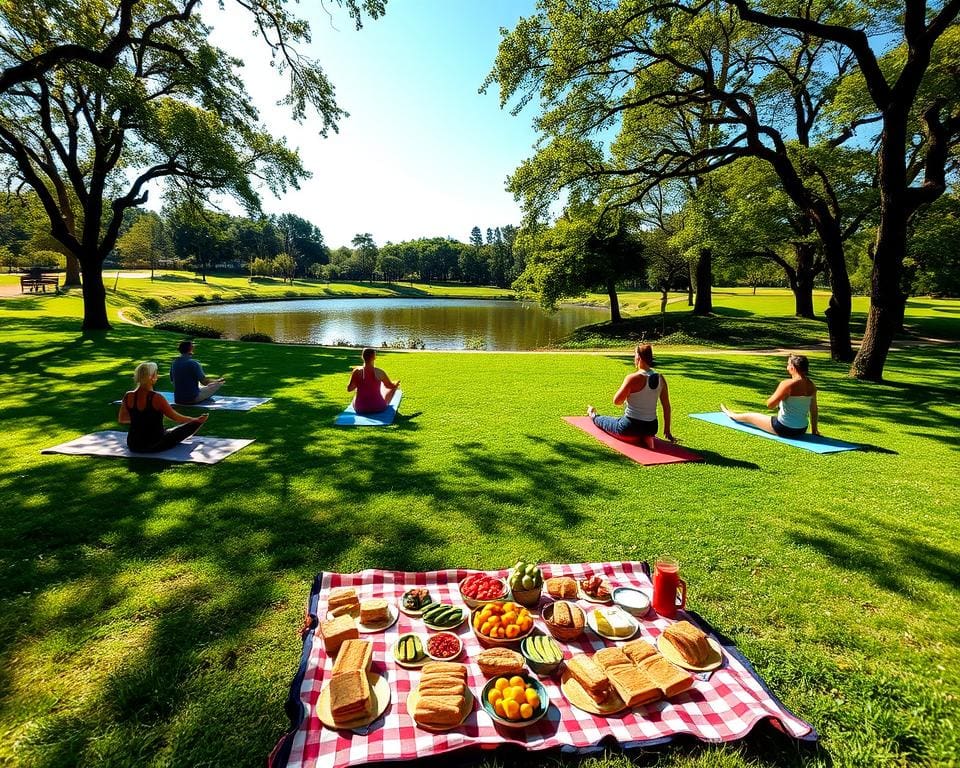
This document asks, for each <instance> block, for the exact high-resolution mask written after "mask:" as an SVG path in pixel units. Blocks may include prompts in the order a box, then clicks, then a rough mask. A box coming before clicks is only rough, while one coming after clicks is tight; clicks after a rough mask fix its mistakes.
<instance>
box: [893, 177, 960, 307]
mask: <svg viewBox="0 0 960 768" xmlns="http://www.w3.org/2000/svg"><path fill="white" fill-rule="evenodd" d="M904 268H905V275H904V277H905V280H906V281H907V282H908V286H907V287H906V289H905V292H909V293H913V294H919V295H934V296H960V193H956V192H955V193H953V194H950V195H944V196H943V197H941V198H940V199H939V200H937V201H936V202H935V203H934V204H933V205H931V206H930V207H929V208H928V209H927V210H925V211H923V212H921V214H920V215H918V216H916V217H915V218H914V219H913V221H912V222H911V237H910V245H909V250H908V252H907V259H906V260H905V261H904Z"/></svg>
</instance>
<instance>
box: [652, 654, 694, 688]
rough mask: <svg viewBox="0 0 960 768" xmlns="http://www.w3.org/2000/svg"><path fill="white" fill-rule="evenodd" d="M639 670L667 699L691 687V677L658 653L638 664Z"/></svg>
mask: <svg viewBox="0 0 960 768" xmlns="http://www.w3.org/2000/svg"><path fill="white" fill-rule="evenodd" d="M639 669H640V670H641V671H642V672H645V673H646V675H647V677H649V678H650V680H651V681H652V682H653V684H654V685H656V686H657V688H659V689H660V690H661V691H662V692H663V695H664V696H666V697H667V698H668V699H669V698H670V697H671V696H676V695H677V694H678V693H683V692H684V691H685V690H687V689H688V688H690V686H692V685H693V675H691V674H690V673H689V672H687V671H686V670H685V669H680V667H677V666H674V665H673V664H671V663H670V662H669V661H667V660H666V659H665V658H663V656H661V655H660V654H659V653H658V654H656V655H655V656H651V657H650V658H648V659H644V660H643V661H641V662H640V665H639Z"/></svg>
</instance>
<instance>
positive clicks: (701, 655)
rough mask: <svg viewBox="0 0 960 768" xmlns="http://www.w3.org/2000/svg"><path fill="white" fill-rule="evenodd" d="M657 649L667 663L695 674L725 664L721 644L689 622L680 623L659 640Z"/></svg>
mask: <svg viewBox="0 0 960 768" xmlns="http://www.w3.org/2000/svg"><path fill="white" fill-rule="evenodd" d="M657 648H658V649H659V651H660V653H662V654H663V656H664V658H665V659H667V661H670V662H672V663H673V664H676V665H677V666H678V667H683V668H684V669H689V670H691V671H693V672H710V671H711V670H714V669H719V668H720V666H721V665H722V664H723V649H722V648H721V647H720V643H718V642H717V641H716V640H714V639H713V638H712V637H707V635H706V634H704V632H703V631H702V630H701V629H700V628H699V627H697V626H695V625H694V624H691V623H690V622H689V621H678V622H677V623H676V624H671V625H670V626H669V627H667V628H666V629H665V630H664V631H663V633H662V634H661V635H660V637H658V638H657Z"/></svg>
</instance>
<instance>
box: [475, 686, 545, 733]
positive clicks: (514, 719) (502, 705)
mask: <svg viewBox="0 0 960 768" xmlns="http://www.w3.org/2000/svg"><path fill="white" fill-rule="evenodd" d="M481 701H482V702H483V709H484V711H485V712H486V713H487V714H488V715H490V718H491V719H492V720H493V721H494V722H495V723H498V724H500V725H505V726H507V727H508V728H526V727H527V726H528V725H533V723H535V722H537V720H539V719H540V718H541V717H543V716H544V715H545V714H547V710H548V709H549V708H550V699H549V697H548V695H547V689H546V688H544V687H543V685H542V684H541V683H540V681H539V680H536V679H535V678H533V677H529V676H528V675H513V676H512V677H507V676H506V675H504V676H502V677H495V678H493V679H492V680H490V681H489V682H488V683H487V684H486V685H485V686H484V687H483V696H482V697H481Z"/></svg>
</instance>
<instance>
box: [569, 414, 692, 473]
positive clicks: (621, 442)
mask: <svg viewBox="0 0 960 768" xmlns="http://www.w3.org/2000/svg"><path fill="white" fill-rule="evenodd" d="M563 420H564V421H565V422H567V424H570V425H571V426H574V427H576V428H577V429H582V430H583V431H584V432H586V433H587V434H588V435H591V436H593V437H595V438H597V440H599V441H600V442H601V443H603V444H604V445H609V446H610V447H611V448H613V450H615V451H617V452H618V453H622V454H623V455H624V456H626V457H627V458H628V459H633V460H634V461H635V462H637V464H643V465H644V466H647V467H648V466H651V465H652V464H679V463H681V462H684V461H703V459H702V458H701V457H700V456H697V454H695V453H691V452H690V451H688V450H686V449H685V448H681V447H680V446H679V445H675V444H674V443H668V442H666V441H665V440H658V439H656V438H654V442H653V445H654V450H652V451H650V450H647V449H646V448H643V447H642V446H639V445H637V444H636V443H634V442H632V441H633V440H635V439H636V438H630V437H627V438H625V439H620V438H618V437H614V436H613V435H608V434H607V433H606V432H604V431H603V430H602V429H600V428H599V427H597V426H595V425H594V423H593V421H591V419H590V417H589V416H564V417H563Z"/></svg>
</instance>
